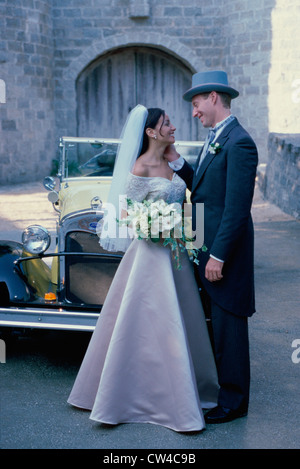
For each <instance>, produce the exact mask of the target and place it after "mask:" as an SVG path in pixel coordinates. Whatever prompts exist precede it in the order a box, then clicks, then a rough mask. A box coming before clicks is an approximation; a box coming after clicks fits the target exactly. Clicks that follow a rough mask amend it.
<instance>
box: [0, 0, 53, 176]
mask: <svg viewBox="0 0 300 469" xmlns="http://www.w3.org/2000/svg"><path fill="white" fill-rule="evenodd" d="M0 78H1V79H2V80H4V82H5V84H6V102H5V103H2V104H0V132H1V138H0V182H1V183H2V184H9V183H17V182H27V181H35V180H37V179H40V178H41V177H42V176H43V175H44V173H45V167H46V168H49V165H50V164H51V160H52V158H53V155H54V152H53V145H54V133H55V132H54V100H53V91H54V81H53V34H52V15H51V0H39V1H33V0H24V1H22V2H21V1H16V0H10V1H1V2H0Z"/></svg>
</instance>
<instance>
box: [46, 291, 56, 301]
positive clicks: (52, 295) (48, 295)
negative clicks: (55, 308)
mask: <svg viewBox="0 0 300 469" xmlns="http://www.w3.org/2000/svg"><path fill="white" fill-rule="evenodd" d="M45 300H48V301H54V300H56V295H55V293H52V292H49V293H45Z"/></svg>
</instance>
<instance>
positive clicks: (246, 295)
mask: <svg viewBox="0 0 300 469" xmlns="http://www.w3.org/2000/svg"><path fill="white" fill-rule="evenodd" d="M217 142H218V143H219V144H220V147H221V150H220V151H219V152H218V153H216V154H211V153H208V154H207V156H206V157H205V159H204V161H203V163H202V164H201V166H200V169H199V171H198V173H197V175H196V173H195V174H194V171H193V169H192V167H191V166H190V165H189V164H188V163H187V162H185V163H184V166H183V167H182V169H181V170H180V171H178V174H179V176H180V177H181V178H182V179H184V180H185V182H186V183H187V186H188V188H189V190H190V191H191V202H192V203H193V204H196V203H204V244H205V246H206V247H207V248H208V251H207V252H200V254H199V266H198V273H199V276H200V279H201V282H202V285H203V287H204V289H205V290H206V292H207V293H208V295H209V296H210V297H211V299H212V300H213V301H214V302H215V303H217V304H218V305H219V306H221V307H222V308H223V309H225V310H227V311H229V312H231V313H233V314H236V315H242V316H251V315H252V314H253V313H254V312H255V300H254V265H253V264H254V261H253V256H254V231H253V223H252V218H251V213H250V210H251V204H252V198H253V192H254V185H255V176H256V167H257V163H258V155H257V149H256V145H255V143H254V142H253V140H252V138H251V137H250V135H249V134H248V133H247V132H246V131H245V130H244V129H243V127H242V126H241V125H240V124H239V122H238V120H237V119H234V120H233V121H232V122H231V123H230V124H228V125H227V127H225V129H224V130H223V131H222V133H221V135H220V136H219V137H218V138H217ZM200 156H201V153H200V155H199V158H200ZM198 161H199V159H198ZM196 167H197V166H196ZM209 254H212V255H214V256H215V257H217V258H218V259H222V260H224V267H223V272H222V273H223V279H222V280H220V281H217V282H209V281H208V280H206V279H205V275H204V273H205V265H206V263H207V261H208V259H209Z"/></svg>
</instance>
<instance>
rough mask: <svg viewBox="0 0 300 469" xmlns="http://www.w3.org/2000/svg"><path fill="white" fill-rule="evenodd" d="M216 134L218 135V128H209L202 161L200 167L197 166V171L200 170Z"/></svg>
mask: <svg viewBox="0 0 300 469" xmlns="http://www.w3.org/2000/svg"><path fill="white" fill-rule="evenodd" d="M215 135H216V129H215V128H214V129H209V132H208V135H207V137H206V140H205V142H204V147H203V151H202V154H201V158H200V161H199V165H198V168H197V172H198V171H199V168H200V166H201V164H202V162H203V160H204V158H205V157H206V155H207V152H208V149H209V145H210V144H211V142H212V141H213V139H214V138H215Z"/></svg>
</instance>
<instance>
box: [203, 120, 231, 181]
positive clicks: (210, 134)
mask: <svg viewBox="0 0 300 469" xmlns="http://www.w3.org/2000/svg"><path fill="white" fill-rule="evenodd" d="M233 119H234V116H233V115H232V114H230V116H228V117H226V119H224V120H223V121H221V122H219V123H218V124H217V125H216V126H215V127H214V128H212V127H210V129H209V132H208V135H207V137H206V140H205V142H204V147H203V151H202V154H201V158H200V161H199V165H198V168H197V170H196V174H197V173H198V171H199V168H200V166H201V164H202V162H203V160H204V158H205V157H206V155H207V153H208V150H209V145H210V144H211V143H212V142H213V140H214V138H215V136H216V134H217V132H219V131H220V132H222V131H223V128H224V127H226V126H227V125H228V124H229V123H230V122H231V121H233ZM218 135H219V133H218Z"/></svg>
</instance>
